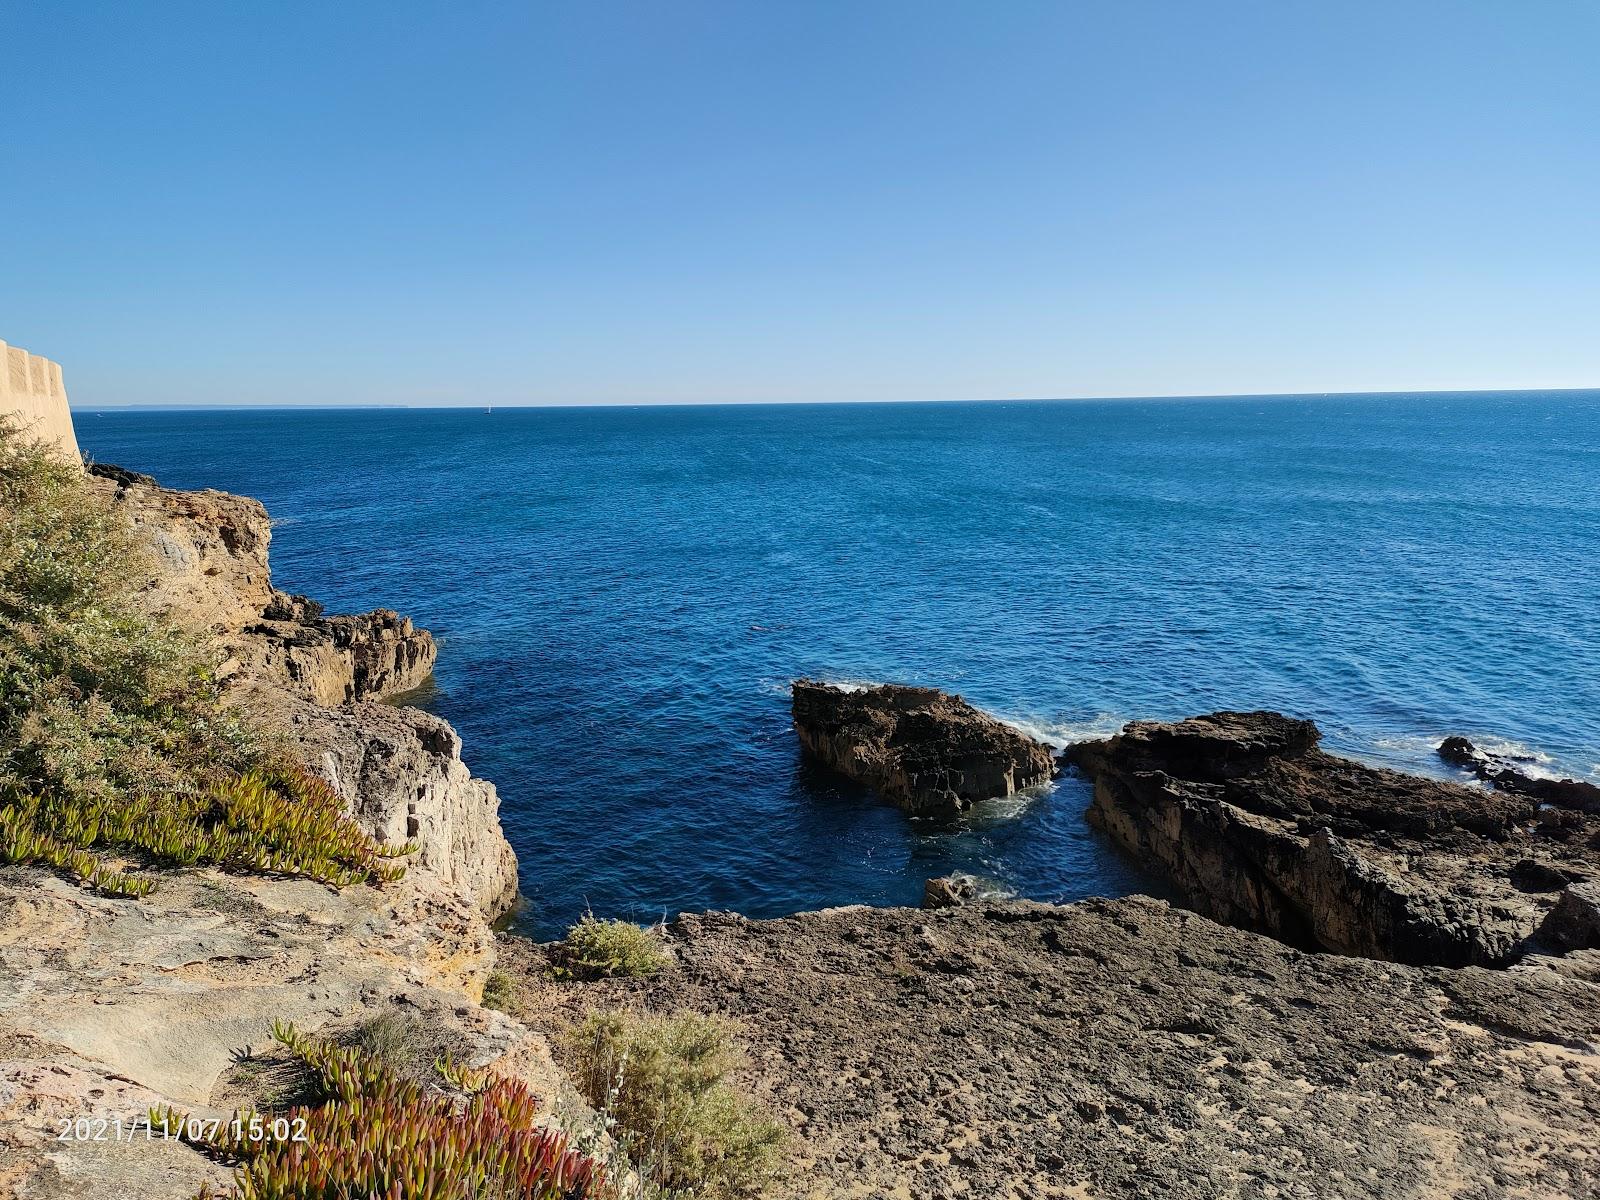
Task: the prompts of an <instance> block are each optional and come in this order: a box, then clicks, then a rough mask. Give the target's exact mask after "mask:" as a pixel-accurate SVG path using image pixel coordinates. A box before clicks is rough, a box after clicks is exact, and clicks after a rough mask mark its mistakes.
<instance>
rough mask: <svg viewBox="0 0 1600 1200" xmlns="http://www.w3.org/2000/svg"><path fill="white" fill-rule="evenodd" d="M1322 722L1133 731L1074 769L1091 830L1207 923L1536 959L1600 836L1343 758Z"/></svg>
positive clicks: (1361, 945)
mask: <svg viewBox="0 0 1600 1200" xmlns="http://www.w3.org/2000/svg"><path fill="white" fill-rule="evenodd" d="M1318 738H1319V734H1318V731H1317V728H1316V726H1315V725H1313V724H1312V723H1311V722H1310V721H1298V720H1294V719H1292V718H1289V717H1285V716H1282V715H1280V714H1277V713H1266V712H1255V713H1230V712H1224V713H1213V714H1211V715H1209V716H1205V717H1195V718H1191V719H1190V720H1187V721H1181V722H1177V723H1175V724H1164V723H1159V722H1149V721H1135V722H1133V723H1132V724H1130V725H1128V726H1127V727H1126V728H1125V729H1124V730H1123V731H1122V732H1121V733H1119V734H1117V735H1116V736H1114V737H1111V738H1108V739H1105V740H1103V741H1097V742H1088V743H1083V744H1080V745H1078V746H1074V747H1072V748H1071V749H1070V750H1069V751H1068V755H1067V757H1068V758H1069V759H1070V760H1071V761H1072V762H1074V763H1075V764H1076V765H1077V766H1078V767H1079V768H1080V769H1081V770H1082V771H1083V772H1084V773H1085V774H1087V775H1088V776H1089V777H1090V778H1092V779H1093V781H1094V802H1093V805H1092V806H1091V808H1090V810H1089V818H1090V820H1091V821H1093V822H1094V823H1095V824H1097V825H1099V826H1100V827H1101V828H1103V829H1105V830H1106V831H1107V832H1108V833H1110V835H1111V836H1112V837H1113V838H1114V839H1116V840H1117V841H1118V842H1119V843H1121V844H1122V845H1123V846H1124V847H1125V848H1127V849H1128V850H1129V851H1130V852H1132V853H1133V854H1134V855H1135V856H1137V857H1138V858H1139V859H1140V860H1141V862H1143V863H1145V864H1146V865H1147V866H1150V867H1153V868H1156V869H1159V870H1161V871H1162V872H1164V873H1165V874H1166V875H1167V876H1168V878H1170V879H1171V880H1172V881H1173V882H1174V883H1175V884H1176V885H1177V886H1178V887H1179V888H1180V889H1181V890H1182V891H1183V892H1184V893H1185V894H1186V896H1187V897H1188V899H1189V900H1190V901H1191V902H1192V903H1193V904H1194V905H1195V907H1197V908H1198V909H1200V910H1201V911H1202V912H1205V913H1207V914H1208V915H1211V916H1213V917H1216V918H1217V919H1218V920H1221V921H1225V922H1228V923H1229V924H1236V925H1242V926H1245V927H1248V928H1253V929H1260V930H1263V931H1265V932H1268V933H1271V934H1274V935H1275V936H1278V937H1281V938H1284V939H1286V940H1288V941H1290V942H1293V943H1295V944H1298V945H1304V946H1316V947H1321V948H1324V949H1328V950H1334V951H1338V952H1340V953H1344V954H1357V955H1364V956H1367V957H1371V958H1380V959H1391V960H1396V961H1401V962H1410V963H1422V964H1430V963H1437V964H1442V965H1447V966H1464V965H1468V964H1485V965H1487V964H1504V963H1506V962H1509V961H1511V960H1513V959H1514V958H1516V957H1517V956H1518V955H1519V954H1521V953H1523V952H1525V951H1526V950H1528V949H1530V948H1536V946H1537V944H1538V935H1539V932H1540V928H1541V925H1542V924H1543V922H1544V921H1545V920H1546V918H1547V917H1548V915H1549V914H1550V912H1551V910H1552V909H1553V908H1554V907H1555V906H1556V903H1557V899H1558V897H1559V896H1560V894H1561V891H1562V889H1564V888H1566V887H1568V886H1570V885H1571V884H1574V883H1581V882H1583V881H1585V880H1589V879H1592V878H1596V877H1600V853H1597V846H1600V840H1597V839H1600V822H1597V821H1596V820H1595V818H1594V817H1591V816H1585V815H1582V814H1579V813H1575V812H1568V811H1553V810H1550V809H1548V808H1544V807H1542V806H1541V805H1540V804H1539V803H1538V802H1537V801H1535V800H1534V799H1532V798H1531V797H1526V796H1518V795H1507V794H1504V793H1499V792H1489V791H1483V790H1480V789H1477V788H1471V787H1465V786H1462V785H1459V784H1454V783H1448V782H1443V781H1440V780H1433V779H1423V778H1420V777H1417V776H1413V775H1405V774H1402V773H1400V772H1397V771H1385V770H1379V769H1376V768H1373V767H1368V766H1364V765H1362V764H1360V763H1356V762H1351V761H1349V760H1348V759H1342V758H1337V757H1335V756H1333V755H1330V754H1327V753H1326V752H1324V751H1322V750H1320V749H1319V748H1318V747H1317V742H1318Z"/></svg>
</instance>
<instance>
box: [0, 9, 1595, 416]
mask: <svg viewBox="0 0 1600 1200" xmlns="http://www.w3.org/2000/svg"><path fill="white" fill-rule="evenodd" d="M0 44H3V46H4V51H3V54H0V59H3V62H0V115H3V118H4V122H3V127H0V128H3V134H0V138H3V145H4V148H5V154H6V159H7V161H6V168H5V185H4V188H3V190H0V230H3V237H4V241H3V243H0V338H3V339H5V340H7V341H9V342H11V343H13V344H15V345H21V346H25V347H27V348H28V349H30V350H32V351H34V352H35V353H39V354H44V355H47V356H48V357H51V358H56V359H58V360H60V361H61V362H62V363H63V364H64V366H65V368H66V379H67V385H68V389H69V391H70V392H71V394H72V397H73V401H74V403H75V404H76V405H77V406H80V407H94V406H100V405H110V404H121V403H143V404H148V403H213V404H229V403H322V404H326V403H412V404H418V403H424V404H426V403H432V404H439V403H457V402H463V403H480V404H481V403H494V404H511V403H541V404H549V403H608V402H630V403H633V402H651V401H672V402H684V401H697V400H709V401H731V400H849V399H864V400H901V399H908V400H909V399H955V398H968V399H983V398H1000V397H1019V396H1027V397H1045V396H1063V397H1065V396H1104V395H1159V394H1189V395H1193V394H1209V393H1237V392H1283V391H1293V392H1306V391H1312V392H1320V391H1359V390H1405V389H1422V388H1440V389H1454V388H1500V387H1594V386H1600V69H1597V67H1596V63H1597V62H1600V4H1597V3H1595V2H1594V0H1535V2H1524V0H1499V2H1494V3H1488V2H1482V0H1477V2H1474V0H1438V2H1430V0H1381V2H1375V3H1364V2H1358V0H1317V2H1311V3H1305V2H1298V0H1261V2H1258V3H1245V2H1227V3H1223V2H1216V0H1167V2H1161V3H1150V2H1141V0H1097V2H1095V3H1087V2H1085V3H1070V2H1067V0H1056V2H1052V3H1031V2H1027V0H993V2H988V3H980V2H977V0H974V2H972V3H959V4H958V3H947V2H942V0H911V2H905V3H890V2H880V0H850V2H841V3H799V2H785V0H745V2H740V3H732V2H730V3H720V2H718V3H706V2H702V0H641V2H638V3H610V2H606V0H569V2H564V3H559V4H556V3H532V2H521V3H500V4H476V3H461V2H455V3H437V4H415V3H406V2H403V0H382V2H381V3H378V2H372V3H369V2H366V0H338V2H337V3H327V2H318V3H296V4H290V3H278V2H272V3H220V2H218V0H196V2H194V3H182V4H173V3H163V2H159V0H141V2H139V3H127V2H126V0H116V2H112V3H103V4H89V3H74V2H72V0H6V3H4V4H3V5H0Z"/></svg>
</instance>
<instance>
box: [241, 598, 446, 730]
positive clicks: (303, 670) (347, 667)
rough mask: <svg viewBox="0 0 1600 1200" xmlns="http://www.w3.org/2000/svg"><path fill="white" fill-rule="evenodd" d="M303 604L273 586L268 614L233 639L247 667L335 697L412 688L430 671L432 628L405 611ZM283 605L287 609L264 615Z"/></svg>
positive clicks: (321, 699)
mask: <svg viewBox="0 0 1600 1200" xmlns="http://www.w3.org/2000/svg"><path fill="white" fill-rule="evenodd" d="M285 601H286V602H285ZM307 609H308V602H307V601H306V599H305V597H303V596H292V597H283V593H281V592H280V593H276V594H275V596H274V601H273V603H272V604H271V605H269V606H268V609H267V614H268V618H269V619H265V620H261V621H257V622H255V623H253V624H251V625H249V626H247V627H246V629H245V630H244V633H245V635H246V636H244V637H242V638H240V639H239V646H238V649H237V651H236V653H237V654H238V655H240V656H242V657H243V658H245V659H246V660H247V661H248V666H246V667H245V668H244V670H245V671H246V672H247V673H248V674H251V675H254V676H256V677H259V678H263V679H270V680H273V681H275V682H278V683H281V684H282V685H283V686H285V687H287V688H289V689H290V690H292V691H295V692H297V693H299V694H300V695H302V696H304V697H306V699H308V700H312V701H315V702H316V703H318V704H325V705H337V704H345V703H348V702H349V701H352V700H366V699H378V698H382V697H387V696H394V695H398V694H400V693H403V692H408V691H413V690H415V689H416V688H417V687H419V686H421V685H422V684H423V683H425V682H426V681H427V679H428V677H429V676H430V675H431V674H432V673H433V664H434V660H435V659H436V658H437V656H438V650H437V647H436V646H435V645H434V641H433V635H432V634H430V633H429V632H428V631H427V630H426V629H418V628H416V626H415V625H413V624H412V622H411V618H410V617H402V616H401V615H400V614H399V613H396V612H394V611H393V610H391V609H387V608H380V609H375V610H374V611H372V612H370V613H362V614H360V615H359V616H336V617H323V616H321V615H320V609H318V610H316V611H314V612H312V613H310V614H309V615H308V612H307ZM283 613H288V614H290V615H289V616H287V617H281V616H279V617H277V619H272V618H273V617H274V615H275V614H283Z"/></svg>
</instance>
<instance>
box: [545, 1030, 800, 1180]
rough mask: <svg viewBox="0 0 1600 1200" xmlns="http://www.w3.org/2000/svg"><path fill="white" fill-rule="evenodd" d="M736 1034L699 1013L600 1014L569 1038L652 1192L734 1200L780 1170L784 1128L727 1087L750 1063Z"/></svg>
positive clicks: (583, 1080)
mask: <svg viewBox="0 0 1600 1200" xmlns="http://www.w3.org/2000/svg"><path fill="white" fill-rule="evenodd" d="M735 1028H736V1027H735V1026H734V1025H733V1024H732V1023H730V1022H728V1021H725V1020H721V1019H718V1018H714V1017H704V1016H697V1015H693V1014H685V1015H680V1016H673V1017H642V1016H634V1015H629V1014H623V1013H597V1014H595V1015H593V1016H591V1017H590V1018H589V1019H588V1020H587V1021H585V1022H584V1023H583V1024H582V1025H581V1026H580V1027H579V1028H578V1029H576V1030H575V1031H573V1033H572V1034H571V1036H570V1038H569V1041H568V1050H569V1052H570V1054H571V1057H572V1059H573V1061H574V1063H575V1065H576V1070H575V1071H574V1074H575V1077H576V1079H577V1082H578V1085H579V1088H580V1090H582V1091H583V1093H584V1095H585V1096H586V1098H587V1099H588V1101H589V1103H590V1104H592V1105H594V1106H595V1107H596V1109H598V1110H599V1112H600V1115H601V1120H602V1123H603V1124H604V1125H605V1126H606V1127H607V1128H609V1130H610V1132H611V1133H612V1135H613V1136H614V1137H615V1138H616V1139H617V1141H618V1142H619V1143H620V1144H621V1146H622V1148H623V1150H624V1151H625V1152H626V1153H627V1155H628V1157H629V1158H630V1159H631V1161H632V1162H633V1164H634V1166H635V1167H636V1169H637V1170H638V1172H639V1175H640V1177H641V1179H642V1180H643V1181H644V1182H645V1185H646V1189H647V1194H648V1195H650V1196H667V1195H677V1194H685V1195H692V1196H695V1197H698V1198H701V1200H736V1198H739V1197H745V1196H752V1195H755V1194H757V1193H758V1192H759V1191H760V1189H761V1187H762V1185H764V1184H765V1183H766V1182H768V1181H769V1180H770V1179H771V1178H772V1177H773V1176H774V1174H775V1173H776V1170H777V1168H778V1165H779V1161H780V1158H781V1154H782V1145H783V1131H782V1128H781V1127H780V1126H779V1125H778V1124H777V1123H776V1122H774V1121H772V1120H771V1119H769V1118H768V1117H766V1116H765V1115H763V1114H762V1113H761V1112H760V1111H759V1110H758V1109H757V1108H756V1107H755V1106H754V1105H753V1104H752V1103H751V1102H749V1101H747V1100H745V1099H744V1098H743V1097H741V1096H740V1095H739V1094H738V1093H737V1092H735V1091H734V1089H733V1088H732V1086H731V1085H730V1084H729V1083H728V1082H727V1076H728V1074H729V1073H730V1072H732V1071H733V1070H735V1069H736V1068H737V1067H738V1066H739V1065H740V1064H741V1063H742V1061H743V1059H742V1056H741V1054H740V1053H739V1051H738V1049H737V1048H736V1046H735V1044H734V1041H733V1033H734V1030H735Z"/></svg>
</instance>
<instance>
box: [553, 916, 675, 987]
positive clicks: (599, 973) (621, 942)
mask: <svg viewBox="0 0 1600 1200" xmlns="http://www.w3.org/2000/svg"><path fill="white" fill-rule="evenodd" d="M555 956H556V959H557V963H556V967H555V973H556V975H557V976H558V977H561V978H572V979H607V978H613V977H617V976H628V977H632V978H643V977H644V976H646V975H654V974H655V973H656V972H657V971H659V970H660V969H661V968H662V966H664V965H665V964H666V961H667V956H666V953H665V952H664V951H663V950H662V948H661V938H660V937H659V936H658V935H657V934H656V932H655V931H654V930H652V929H645V928H643V927H642V926H639V925H635V924H633V923H632V922H631V921H620V920H604V921H602V920H600V919H599V918H598V917H596V916H595V915H594V914H593V913H585V914H584V915H583V916H582V917H580V918H579V919H578V923H577V924H576V925H574V926H573V927H572V928H571V929H569V930H567V936H566V940H565V941H562V942H559V943H557V944H556V947H555Z"/></svg>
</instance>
